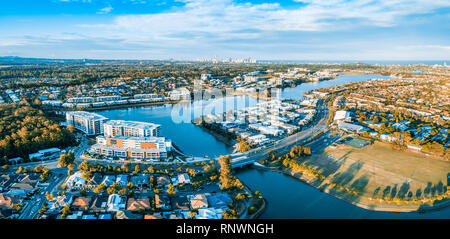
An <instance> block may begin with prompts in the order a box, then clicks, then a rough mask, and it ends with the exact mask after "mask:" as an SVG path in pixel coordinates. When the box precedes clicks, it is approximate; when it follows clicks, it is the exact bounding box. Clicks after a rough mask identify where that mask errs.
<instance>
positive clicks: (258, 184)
mask: <svg viewBox="0 0 450 239" xmlns="http://www.w3.org/2000/svg"><path fill="white" fill-rule="evenodd" d="M373 78H378V79H381V78H382V79H388V78H389V77H387V76H380V75H340V76H339V77H338V78H336V79H334V80H329V81H321V82H311V83H304V84H301V85H298V86H296V87H293V88H287V89H284V90H283V91H282V92H281V95H280V97H281V98H283V99H285V98H291V99H301V98H302V97H303V93H304V92H308V91H310V90H315V89H320V88H327V87H331V86H335V85H340V84H345V83H350V82H361V81H365V80H368V79H373ZM257 102H258V101H257V100H256V99H254V98H250V97H246V96H235V97H226V98H218V99H210V100H201V101H196V102H194V103H190V102H186V103H180V104H176V105H169V104H168V105H163V106H149V107H138V108H128V109H115V110H104V111H98V112H97V113H99V114H101V115H103V116H105V117H107V118H109V119H116V120H133V121H144V122H152V123H156V124H161V134H162V135H163V136H164V137H167V138H169V139H171V140H172V141H173V142H174V143H175V144H176V145H177V146H178V147H179V148H180V149H181V150H183V152H185V153H186V154H188V155H194V156H209V157H211V158H213V157H217V156H220V155H226V154H229V153H231V152H232V151H233V148H232V147H230V146H227V145H226V144H224V143H223V142H221V141H220V140H218V139H216V138H215V137H214V136H212V135H211V134H209V133H208V132H206V131H204V130H203V129H201V128H200V127H197V126H195V125H194V124H192V123H191V119H193V118H196V117H198V116H200V115H206V114H209V113H213V114H214V113H221V112H224V111H227V110H230V109H242V108H245V107H249V106H253V105H255V104H256V103H257ZM236 174H237V176H238V177H239V178H240V179H241V180H242V181H243V182H244V183H245V184H246V185H248V186H249V187H250V188H251V189H252V190H258V191H260V192H261V194H262V195H263V196H264V197H265V198H266V199H267V201H268V206H267V208H266V210H265V211H264V213H263V214H262V215H261V217H262V218H450V208H448V209H444V210H440V211H436V212H427V213H400V214H395V213H389V212H374V211H369V210H365V209H362V208H359V207H356V206H354V205H352V204H349V203H347V202H345V201H342V200H340V199H337V198H335V197H333V196H331V195H328V194H326V193H322V192H320V191H319V190H317V189H316V188H314V187H311V186H309V185H307V184H304V183H302V182H300V181H297V180H296V179H294V178H291V177H288V176H285V175H283V174H281V173H276V172H271V171H265V170H260V169H253V168H251V169H242V170H238V171H237V173H236Z"/></svg>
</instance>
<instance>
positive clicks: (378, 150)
mask: <svg viewBox="0 0 450 239" xmlns="http://www.w3.org/2000/svg"><path fill="white" fill-rule="evenodd" d="M325 152H326V153H323V154H321V155H319V156H317V157H308V158H306V159H302V161H304V162H305V163H306V164H308V165H312V166H315V167H316V168H317V169H319V170H321V172H322V173H323V174H324V175H326V176H327V178H328V179H330V180H333V181H336V182H338V183H340V184H342V185H345V186H351V187H352V188H356V189H357V190H358V191H359V192H360V194H359V199H360V200H361V201H366V200H367V199H368V198H383V197H385V196H387V195H389V196H391V197H392V198H393V197H398V198H404V199H406V198H413V199H414V198H421V197H423V196H433V195H438V194H441V193H443V192H444V191H445V188H446V186H447V185H446V184H447V174H448V173H449V172H450V162H448V161H443V160H440V159H436V158H430V157H426V156H424V155H423V154H420V153H415V152H409V151H406V152H403V151H398V150H394V149H392V148H391V146H390V145H389V144H386V143H382V142H375V143H374V144H372V145H369V146H366V147H364V148H361V149H357V148H354V147H350V146H348V145H341V146H338V147H337V148H327V149H325ZM327 154H328V155H327Z"/></svg>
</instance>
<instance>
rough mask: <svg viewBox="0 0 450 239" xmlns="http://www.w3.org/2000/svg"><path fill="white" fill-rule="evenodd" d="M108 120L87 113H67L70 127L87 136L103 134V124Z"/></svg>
mask: <svg viewBox="0 0 450 239" xmlns="http://www.w3.org/2000/svg"><path fill="white" fill-rule="evenodd" d="M106 120H108V119H107V118H106V117H104V116H101V115H99V114H96V113H91V112H86V111H69V112H67V113H66V121H67V124H68V125H73V126H74V127H75V128H76V129H78V130H81V131H82V132H84V133H85V134H87V135H96V134H102V133H103V124H104V122H105V121H106Z"/></svg>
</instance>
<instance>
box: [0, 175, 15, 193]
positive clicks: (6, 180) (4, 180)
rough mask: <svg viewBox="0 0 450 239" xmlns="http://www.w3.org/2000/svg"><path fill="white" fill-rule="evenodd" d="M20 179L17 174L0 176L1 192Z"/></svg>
mask: <svg viewBox="0 0 450 239" xmlns="http://www.w3.org/2000/svg"><path fill="white" fill-rule="evenodd" d="M17 178H19V175H17V174H3V175H0V190H1V191H6V190H8V189H9V187H10V186H11V185H12V184H13V183H14V182H15V181H16V180H17Z"/></svg>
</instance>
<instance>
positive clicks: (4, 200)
mask: <svg viewBox="0 0 450 239" xmlns="http://www.w3.org/2000/svg"><path fill="white" fill-rule="evenodd" d="M19 202H20V199H19V198H17V197H14V196H10V195H6V194H3V193H1V194H0V208H13V207H14V204H16V203H19Z"/></svg>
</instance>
